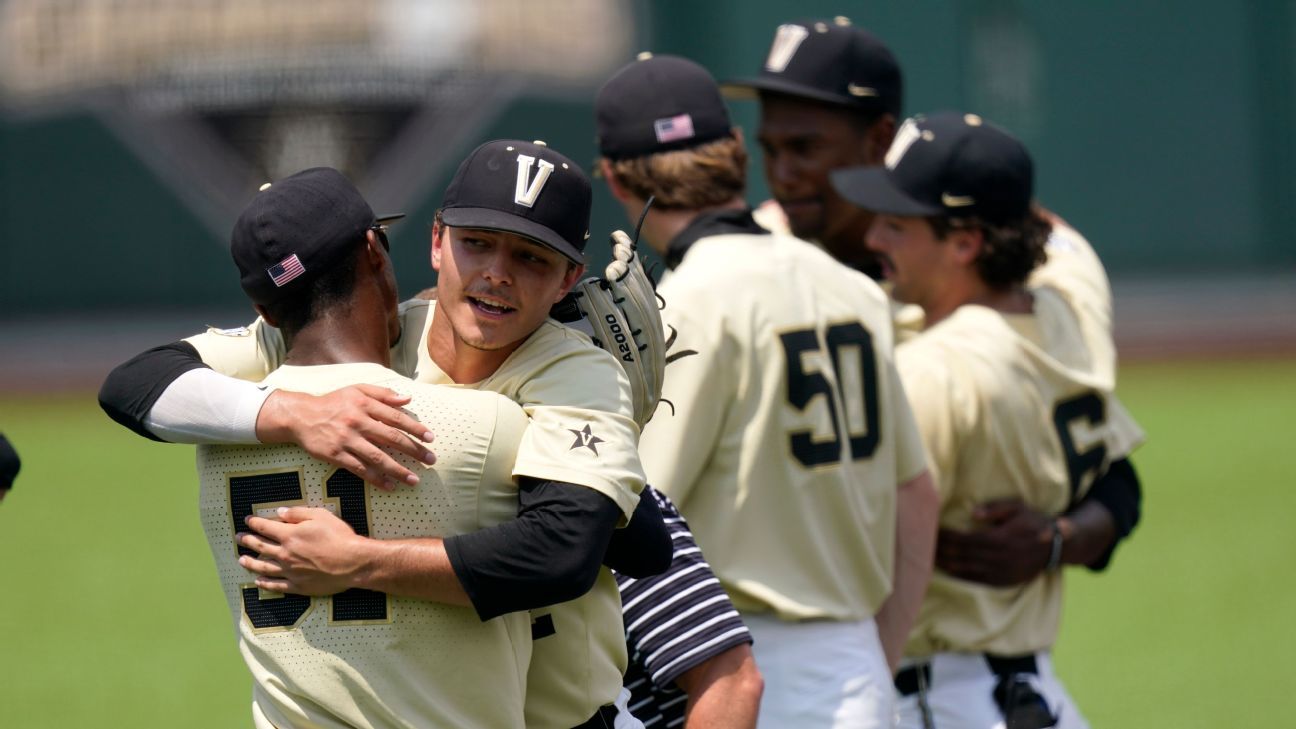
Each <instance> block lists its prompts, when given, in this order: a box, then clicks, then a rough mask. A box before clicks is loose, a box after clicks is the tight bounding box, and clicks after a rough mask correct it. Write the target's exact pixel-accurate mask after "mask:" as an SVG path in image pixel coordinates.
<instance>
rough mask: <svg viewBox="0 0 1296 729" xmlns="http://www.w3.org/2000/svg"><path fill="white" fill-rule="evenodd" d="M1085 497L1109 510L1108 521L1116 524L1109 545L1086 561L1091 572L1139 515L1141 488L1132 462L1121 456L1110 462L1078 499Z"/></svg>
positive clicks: (1106, 562) (1103, 562)
mask: <svg viewBox="0 0 1296 729" xmlns="http://www.w3.org/2000/svg"><path fill="white" fill-rule="evenodd" d="M1086 501H1096V502H1098V503H1099V504H1102V506H1103V507H1104V508H1106V509H1107V511H1108V512H1110V513H1111V516H1112V522H1113V523H1114V524H1115V527H1116V538H1115V539H1113V540H1112V543H1111V546H1109V547H1108V548H1107V551H1105V552H1103V554H1102V555H1101V556H1100V557H1098V559H1096V560H1094V561H1093V562H1090V563H1089V564H1088V565H1086V567H1088V568H1089V569H1091V570H1093V571H1094V572H1101V571H1103V570H1105V569H1107V566H1108V565H1109V564H1110V563H1111V558H1112V555H1113V554H1114V553H1115V552H1116V545H1118V544H1120V543H1121V542H1122V541H1123V540H1124V539H1125V538H1126V537H1128V536H1129V535H1130V532H1132V531H1134V527H1135V526H1137V525H1138V523H1139V518H1140V517H1141V516H1142V503H1143V490H1142V488H1141V486H1140V484H1139V477H1138V473H1136V472H1135V471H1134V465H1133V464H1131V463H1130V462H1129V459H1127V458H1122V459H1120V460H1119V461H1116V462H1115V463H1113V464H1111V466H1110V467H1109V468H1108V469H1107V472H1106V473H1104V474H1103V475H1102V476H1101V477H1100V478H1099V479H1098V480H1097V481H1095V482H1094V484H1093V486H1092V487H1090V489H1089V492H1088V493H1086V494H1085V497H1084V498H1083V499H1081V500H1080V503H1084V502H1086Z"/></svg>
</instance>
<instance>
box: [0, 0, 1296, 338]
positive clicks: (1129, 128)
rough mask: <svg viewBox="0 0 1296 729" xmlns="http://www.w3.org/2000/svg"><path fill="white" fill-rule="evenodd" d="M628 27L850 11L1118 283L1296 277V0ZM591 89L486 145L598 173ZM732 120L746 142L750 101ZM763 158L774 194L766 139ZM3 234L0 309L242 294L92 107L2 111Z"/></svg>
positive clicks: (714, 42) (415, 236)
mask: <svg viewBox="0 0 1296 729" xmlns="http://www.w3.org/2000/svg"><path fill="white" fill-rule="evenodd" d="M636 15H637V17H638V18H639V20H640V28H639V29H638V34H639V37H640V38H641V39H642V40H641V44H642V46H643V48H644V49H646V50H653V51H656V52H659V53H661V52H670V53H678V54H682V55H686V56H689V57H692V58H694V59H696V60H698V61H700V62H701V63H703V64H704V65H706V66H707V67H708V68H710V69H711V70H712V71H713V72H714V73H715V74H716V76H717V77H719V78H721V79H725V78H732V77H737V76H743V75H750V74H753V73H755V72H756V71H758V70H759V68H760V66H761V64H762V63H763V60H764V55H765V51H766V48H767V46H768V43H769V39H770V37H771V35H772V31H773V28H774V27H775V26H776V25H777V24H778V23H779V22H781V21H785V20H792V19H798V18H806V17H832V16H834V15H846V16H849V17H850V18H851V19H852V20H853V21H855V23H856V24H858V25H863V26H865V27H868V28H870V29H871V30H873V31H875V32H876V33H877V34H878V35H880V36H881V37H882V38H884V39H885V40H886V41H887V42H888V44H889V45H890V46H891V47H892V49H893V50H894V51H895V53H896V55H897V56H898V57H899V59H900V61H901V64H902V66H903V68H904V70H905V74H906V84H907V88H908V92H907V101H906V104H905V107H906V112H908V113H913V112H918V111H928V110H937V109H943V108H944V109H948V108H957V109H966V110H970V111H976V112H978V113H980V114H982V115H983V116H985V117H987V118H988V119H990V120H992V121H995V122H997V123H999V124H1001V125H1003V126H1006V127H1008V128H1009V129H1011V130H1013V131H1014V132H1016V133H1017V134H1018V135H1020V136H1021V137H1022V138H1023V139H1024V140H1025V141H1026V142H1027V144H1028V145H1029V146H1030V147H1031V149H1032V150H1033V152H1034V154H1035V157H1036V162H1037V176H1038V184H1037V189H1038V194H1039V198H1040V199H1041V201H1043V202H1044V203H1045V204H1046V205H1048V206H1049V207H1052V208H1054V209H1055V210H1057V211H1058V212H1059V213H1060V214H1062V215H1063V216H1064V217H1066V218H1067V219H1069V220H1070V221H1071V222H1072V223H1073V224H1075V225H1077V226H1078V227H1079V228H1080V229H1081V230H1082V231H1083V232H1085V233H1086V234H1087V235H1088V236H1089V238H1090V239H1091V240H1092V241H1093V242H1094V244H1095V246H1096V247H1097V248H1098V250H1099V252H1100V253H1101V254H1102V256H1103V258H1104V259H1105V260H1106V262H1107V263H1108V266H1109V268H1110V269H1111V271H1112V272H1113V274H1114V275H1116V276H1120V275H1122V274H1164V275H1175V274H1178V273H1191V272H1201V271H1218V270H1228V271H1238V272H1246V271H1273V270H1286V271H1290V272H1296V241H1294V240H1293V238H1294V236H1296V234H1293V231H1294V230H1296V172H1293V170H1294V169H1296V40H1294V39H1296V1H1292V0H1248V1H1246V2H1238V3H1226V2H1206V1H1205V0H1197V1H1193V2H1178V3H1173V4H1170V3H1162V2H1151V1H1150V0H1137V1H1132V0H1127V1H1124V2H1117V1H1115V0H1095V1H1093V2H1083V3H1078V2H1072V3H1053V2H1048V3H1046V2H1028V1H1026V0H965V1H963V2H955V1H953V0H944V1H942V0H910V1H907V2H898V1H897V2H854V3H830V2H820V1H818V0H807V1H805V2H795V3H790V2H774V1H773V0H757V1H751V0H748V1H742V2H740V1H738V0H711V1H708V2H684V1H683V0H656V1H654V2H650V1H649V0H640V2H639V3H638V5H637V12H636ZM573 42H579V39H573ZM627 60H629V59H627ZM594 91H595V89H594V88H590V89H588V90H587V91H586V92H580V91H577V92H571V91H569V92H566V93H565V94H564V96H563V97H562V98H560V99H550V98H547V97H545V96H544V95H543V94H539V93H536V94H532V95H526V96H523V97H522V98H520V99H518V100H517V101H516V102H515V103H514V104H513V105H512V106H511V107H510V108H508V109H506V110H505V111H504V112H503V113H502V114H500V115H499V116H498V117H497V118H496V120H495V122H494V123H492V124H488V125H486V126H485V127H484V128H483V129H482V130H481V134H480V135H478V136H477V137H475V138H474V141H473V143H475V142H476V141H482V140H485V139H488V138H492V137H497V136H518V137H525V138H536V139H545V140H547V141H548V142H549V143H550V144H551V145H552V146H554V147H555V148H557V149H560V150H562V151H564V152H566V153H567V154H568V155H570V156H572V157H574V158H575V159H577V160H578V161H580V162H582V163H588V162H589V161H590V160H592V159H593V155H594V150H593V143H592V142H593V123H592V119H591V110H590V106H589V99H591V98H592V96H593V94H594ZM733 108H734V110H735V116H736V120H737V122H738V123H739V124H741V125H742V126H743V127H745V128H746V129H747V130H748V137H749V139H751V138H753V137H754V128H755V121H756V113H755V112H756V109H755V104H754V103H752V102H735V104H734V107H733ZM467 151H468V145H466V146H465V148H464V149H463V150H461V151H460V152H459V153H457V154H456V155H452V157H453V158H454V159H458V158H460V157H462V154H463V153H466V152H467ZM753 163H754V164H753V170H752V198H753V199H760V198H761V197H763V196H764V194H765V185H764V183H763V182H762V181H761V179H760V168H759V164H760V156H759V153H758V152H756V150H754V149H753ZM452 172H453V169H452V168H451V169H442V170H436V171H434V172H433V173H432V177H433V178H434V179H435V180H436V181H435V182H434V183H433V184H432V185H431V186H430V187H429V188H428V189H430V190H435V191H439V190H441V189H443V187H444V184H445V182H446V181H448V178H449V176H450V174H451V173H452ZM595 190H596V198H595V221H594V225H593V232H594V237H593V242H592V244H591V250H592V251H594V252H595V255H594V256H593V260H594V261H595V262H600V261H602V260H605V256H604V255H603V250H602V244H601V241H600V238H601V235H600V231H607V230H609V229H611V228H612V227H621V226H623V225H625V222H624V219H623V215H622V213H621V211H620V209H619V208H617V207H614V206H613V205H612V202H611V199H610V197H609V196H608V195H607V194H606V191H605V190H604V189H603V186H602V184H601V183H599V182H598V181H596V182H595ZM438 202H439V194H438V195H434V196H429V197H428V198H427V199H425V200H423V201H422V203H420V204H419V205H416V206H413V207H414V209H411V210H407V212H410V213H412V215H411V218H410V220H409V221H408V222H407V223H406V224H404V225H403V226H402V227H401V228H400V229H398V230H397V231H396V234H395V236H394V238H395V241H394V242H395V246H396V247H395V251H394V254H395V256H396V259H397V266H398V268H399V269H401V270H402V275H401V283H402V287H403V289H404V290H406V291H411V292H412V291H413V290H415V289H417V288H419V287H421V286H424V285H427V284H429V283H431V282H432V275H431V272H430V270H429V269H428V264H427V232H428V228H429V225H430V221H431V217H432V212H433V211H434V210H435V208H436V206H437V204H438ZM231 222H232V221H231ZM0 231H3V237H2V238H0V318H3V317H10V316H16V315H24V314H33V313H43V312H51V311H55V312H58V311H72V310H78V309H84V308H85V307H87V306H88V305H91V304H93V305H94V306H95V307H99V308H130V309H146V308H149V307H155V306H176V305H180V306H186V305H191V306H210V305H213V304H230V305H237V304H240V303H241V295H240V292H239V291H238V288H237V284H236V282H235V280H234V278H233V276H232V275H231V274H232V272H233V269H232V268H231V266H230V264H229V260H228V257H227V254H226V252H225V241H224V240H223V239H221V238H219V237H218V236H215V235H213V234H212V233H211V232H209V231H208V229H207V228H206V227H204V226H203V225H202V224H201V222H200V221H199V220H198V218H197V217H196V216H195V214H193V213H192V212H190V211H189V210H187V209H186V208H185V207H184V206H183V205H182V203H181V202H180V198H179V197H178V196H177V195H176V194H175V193H174V192H173V191H172V190H170V189H169V188H168V187H167V185H166V184H164V183H163V182H162V181H161V180H160V179H158V178H157V177H156V176H155V175H154V174H152V173H151V172H150V171H149V169H148V168H147V167H146V166H144V165H143V164H142V163H140V162H138V161H137V160H135V159H134V158H133V157H132V155H131V153H130V152H129V151H128V150H127V148H126V147H125V146H124V145H123V144H122V143H121V142H120V141H119V140H117V139H116V138H115V137H114V136H113V134H112V132H110V131H109V130H108V128H107V127H106V126H105V125H104V124H102V123H101V122H100V121H99V120H98V119H97V118H96V117H95V116H94V115H93V114H91V113H89V112H80V113H63V114H60V115H57V116H53V117H48V116H42V117H34V116H32V115H28V114H9V115H5V114H3V113H0Z"/></svg>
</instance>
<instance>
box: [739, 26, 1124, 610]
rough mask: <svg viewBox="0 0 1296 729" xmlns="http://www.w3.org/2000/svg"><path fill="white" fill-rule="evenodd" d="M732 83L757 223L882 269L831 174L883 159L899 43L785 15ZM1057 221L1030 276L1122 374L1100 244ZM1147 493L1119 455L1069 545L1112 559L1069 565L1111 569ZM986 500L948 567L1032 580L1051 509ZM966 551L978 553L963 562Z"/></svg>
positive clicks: (914, 326)
mask: <svg viewBox="0 0 1296 729" xmlns="http://www.w3.org/2000/svg"><path fill="white" fill-rule="evenodd" d="M726 90H727V91H729V92H730V93H731V94H733V95H737V96H747V97H750V96H752V95H759V99H760V129H759V133H758V139H759V140H760V143H761V148H762V151H763V157H764V169H765V176H766V182H767V183H768V184H769V187H770V190H771V191H772V193H773V194H774V200H771V201H769V202H767V203H765V204H764V205H761V206H760V208H759V209H758V210H757V212H756V219H757V221H758V222H760V223H761V224H762V225H763V226H765V227H767V228H769V229H770V230H774V231H776V232H777V231H786V230H788V228H789V226H791V230H792V231H793V232H795V233H796V234H797V235H799V236H801V237H804V238H807V239H810V240H815V241H818V242H819V243H820V244H821V245H822V246H823V247H824V248H825V249H826V250H828V251H829V252H830V253H832V254H833V256H834V257H836V258H837V259H838V260H840V261H842V262H843V263H846V264H847V265H851V266H853V267H856V268H858V269H860V270H863V271H867V272H868V273H869V274H870V275H872V276H873V277H874V278H878V277H880V275H881V271H880V269H879V267H878V264H877V261H876V257H875V256H874V255H873V253H872V252H870V251H868V250H867V247H866V246H865V245H863V241H864V234H865V232H866V231H867V230H868V228H869V225H870V223H871V221H872V213H870V212H869V211H867V210H864V209H862V208H858V207H856V206H853V205H849V204H844V203H845V201H843V200H842V198H841V197H840V195H839V194H838V193H837V191H836V190H835V189H834V188H833V186H832V185H831V184H830V179H829V175H830V174H831V173H832V172H833V170H836V169H841V168H846V167H849V166H851V165H866V166H880V165H882V163H883V158H884V156H885V154H886V151H887V149H888V148H889V147H890V145H891V142H892V139H893V138H894V135H895V129H896V125H897V118H898V116H899V114H900V109H901V102H902V100H903V84H902V77H901V71H900V68H899V65H898V63H897V62H896V59H895V56H894V55H893V54H892V53H891V51H890V50H889V49H887V48H886V46H885V45H884V44H883V43H882V42H881V41H880V40H879V39H878V38H876V37H875V36H873V35H872V34H870V33H868V32H867V31H864V30H863V29H860V28H857V27H854V26H852V25H851V24H850V21H849V20H847V19H846V18H842V17H838V18H835V19H833V20H819V21H808V22H792V23H784V24H783V25H780V26H779V27H778V28H777V29H776V31H775V35H774V40H773V42H772V43H771V46H770V51H769V54H768V55H767V57H766V59H765V64H764V66H763V68H762V69H761V72H760V74H759V75H758V76H757V77H755V78H751V79H745V80H741V81H735V82H733V83H732V84H727V85H726ZM785 206H786V207H787V209H788V211H790V212H787V213H786V214H785V212H784V207H785ZM1055 221H1056V219H1055ZM1056 222H1057V223H1058V224H1056V225H1054V227H1053V234H1052V235H1051V236H1050V238H1049V243H1048V246H1047V248H1046V251H1047V254H1048V259H1047V260H1046V262H1045V263H1044V264H1043V265H1042V266H1040V267H1039V268H1037V269H1036V270H1035V271H1034V272H1033V273H1032V274H1031V279H1030V283H1031V285H1049V286H1053V287H1054V288H1056V289H1057V290H1059V291H1065V292H1068V296H1069V297H1070V299H1071V301H1072V303H1073V305H1074V306H1075V308H1076V311H1077V312H1078V313H1079V314H1081V315H1082V324H1083V327H1084V331H1085V333H1086V342H1087V346H1088V348H1089V351H1090V352H1091V354H1092V356H1093V358H1094V362H1095V364H1096V365H1099V366H1101V368H1102V369H1101V372H1103V373H1105V374H1109V375H1110V377H1111V378H1112V381H1113V382H1114V381H1115V363H1116V350H1115V345H1114V343H1113V340H1112V333H1111V321H1112V320H1111V308H1112V307H1111V288H1110V286H1109V284H1108V281H1107V275H1106V272H1105V271H1104V270H1103V267H1102V263H1101V262H1100V261H1099V260H1098V257H1097V255H1096V254H1095V253H1094V251H1093V248H1092V246H1090V244H1089V242H1088V241H1086V240H1085V239H1084V237H1083V236H1081V235H1080V234H1079V233H1077V232H1076V231H1075V230H1074V229H1072V228H1070V227H1069V226H1066V225H1065V224H1061V221H1056ZM892 314H893V319H894V323H895V331H896V337H897V340H898V341H903V340H904V339H905V338H907V337H909V336H912V335H914V334H916V333H917V332H919V331H922V328H923V313H922V309H921V308H920V307H917V306H913V305H908V304H904V303H903V302H897V301H895V300H894V299H893V312H892ZM1141 498H1142V496H1141V491H1140V487H1139V482H1138V476H1137V474H1136V473H1135V471H1134V468H1133V466H1132V464H1131V463H1130V462H1129V461H1128V460H1126V459H1123V458H1122V459H1119V460H1117V461H1116V462H1115V463H1113V466H1112V468H1110V469H1108V470H1107V471H1106V472H1104V473H1103V474H1102V476H1101V478H1100V479H1099V481H1098V482H1097V483H1096V484H1094V487H1093V488H1091V489H1090V490H1089V492H1088V494H1087V496H1086V498H1085V499H1083V500H1082V501H1081V502H1080V503H1078V504H1076V505H1075V507H1074V508H1073V510H1072V511H1071V513H1069V514H1068V517H1067V519H1068V521H1069V523H1070V525H1071V526H1072V527H1073V529H1074V531H1073V532H1072V535H1071V536H1070V537H1069V540H1068V543H1069V544H1070V543H1076V544H1086V545H1089V544H1097V545H1101V549H1100V550H1099V551H1100V552H1101V553H1102V554H1101V556H1100V557H1099V558H1097V559H1093V560H1090V561H1078V560H1079V559H1080V557H1076V553H1075V552H1073V551H1072V550H1071V549H1067V550H1065V551H1064V561H1065V563H1067V564H1084V565H1086V566H1088V567H1089V568H1091V569H1095V570H1101V569H1103V568H1105V567H1106V565H1107V564H1108V562H1109V561H1110V558H1111V555H1112V553H1113V552H1114V550H1115V548H1116V546H1117V544H1118V543H1119V542H1120V541H1121V540H1122V539H1123V538H1124V537H1125V536H1126V535H1128V534H1129V533H1130V530H1132V529H1133V527H1134V525H1135V524H1136V523H1137V521H1138V515H1139V508H1140V502H1141ZM983 506H984V508H982V509H978V510H977V511H976V512H975V513H974V519H975V522H976V527H977V528H976V529H974V530H971V531H965V530H958V529H948V528H945V529H941V531H940V533H939V537H938V541H937V563H938V565H940V566H941V567H942V569H945V570H947V571H948V572H950V573H951V574H956V575H958V576H959V577H962V578H964V579H969V580H976V581H980V582H985V583H988V584H996V585H1008V584H1021V583H1024V582H1026V581H1028V580H1030V579H1032V578H1034V577H1035V576H1036V575H1038V574H1039V573H1040V571H1041V570H1042V569H1043V566H1044V559H1045V558H1043V557H1041V555H1040V550H1039V545H1038V544H1037V543H1036V535H1037V534H1038V531H1039V526H1040V525H1041V524H1047V523H1049V522H1050V519H1049V518H1048V515H1045V514H1042V513H1039V512H1037V511H1034V510H1032V509H1030V508H1029V507H1028V506H1027V505H1026V504H1025V503H1024V502H1022V501H1021V500H1016V499H1014V500H1008V501H998V502H995V503H992V504H985V505H983ZM1090 551H1091V550H1089V549H1084V550H1080V551H1079V554H1080V555H1081V556H1083V555H1084V554H1088V553H1089V552H1090ZM966 553H975V554H977V555H978V559H976V560H974V561H973V560H966V559H955V557H957V555H959V554H966ZM1073 558H1074V559H1073Z"/></svg>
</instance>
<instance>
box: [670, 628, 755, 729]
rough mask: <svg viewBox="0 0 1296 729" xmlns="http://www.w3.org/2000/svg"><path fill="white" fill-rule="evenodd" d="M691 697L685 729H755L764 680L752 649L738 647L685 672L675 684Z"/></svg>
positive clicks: (686, 714) (745, 646)
mask: <svg viewBox="0 0 1296 729" xmlns="http://www.w3.org/2000/svg"><path fill="white" fill-rule="evenodd" d="M675 682H676V683H677V684H679V686H680V688H682V689H683V690H684V691H685V693H687V694H688V705H687V707H686V708H685V719H684V726H685V729H713V728H714V729H752V727H755V726H756V715H757V712H758V711H759V709H760V700H761V694H762V693H763V692H764V690H765V680H764V678H762V677H761V674H760V670H759V669H758V668H757V667H756V660H755V659H754V658H753V657H752V652H751V646H749V645H746V644H744V645H739V646H734V647H733V648H730V649H729V650H727V651H725V652H724V653H721V654H719V655H717V656H714V657H712V658H711V659H710V660H708V661H706V662H704V663H702V664H701V665H699V666H695V667H693V668H691V669H689V670H688V671H685V672H684V673H683V674H681V675H680V677H679V678H677V679H676V681H675Z"/></svg>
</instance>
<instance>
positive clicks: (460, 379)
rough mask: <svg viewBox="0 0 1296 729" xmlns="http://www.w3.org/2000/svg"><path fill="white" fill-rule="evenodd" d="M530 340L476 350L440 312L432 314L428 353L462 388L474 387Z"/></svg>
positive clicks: (436, 311) (447, 375) (520, 340)
mask: <svg viewBox="0 0 1296 729" xmlns="http://www.w3.org/2000/svg"><path fill="white" fill-rule="evenodd" d="M528 338H529V337H523V338H522V339H519V340H518V341H516V342H514V343H512V344H510V345H508V346H505V347H501V348H499V349H481V348H478V347H473V346H470V345H469V344H467V343H466V342H464V341H463V339H461V338H460V337H459V336H458V335H456V334H455V332H454V328H453V327H452V326H451V325H450V320H449V317H448V316H446V315H445V314H443V313H442V312H441V310H440V309H437V310H434V311H433V313H432V324H431V326H430V327H428V336H427V353H428V357H430V358H431V359H432V362H433V363H434V364H435V365H436V366H437V367H438V368H439V369H440V370H441V371H442V372H444V373H445V376H446V377H449V378H450V380H451V381H452V382H454V383H455V384H458V385H471V384H473V383H476V382H481V381H482V380H484V379H486V378H487V377H490V376H491V375H493V374H495V371H496V370H498V369H499V368H500V365H502V364H504V360H506V359H508V358H509V355H511V354H513V352H514V351H515V350H517V348H518V347H520V346H522V343H523V342H525V341H526V340H527V339H528Z"/></svg>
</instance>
